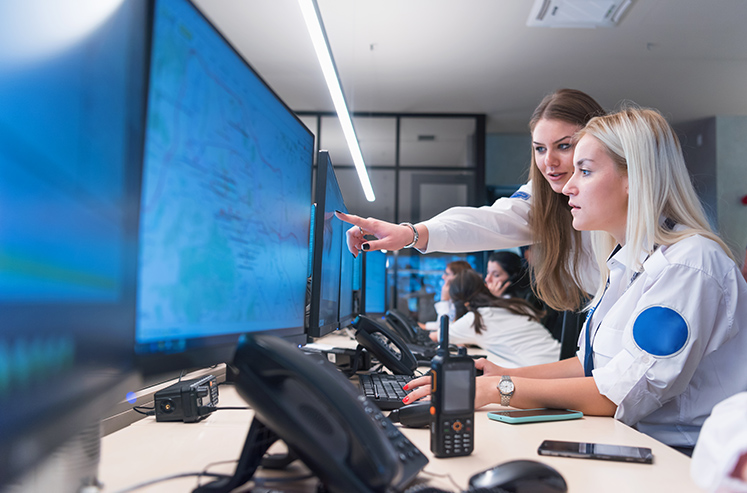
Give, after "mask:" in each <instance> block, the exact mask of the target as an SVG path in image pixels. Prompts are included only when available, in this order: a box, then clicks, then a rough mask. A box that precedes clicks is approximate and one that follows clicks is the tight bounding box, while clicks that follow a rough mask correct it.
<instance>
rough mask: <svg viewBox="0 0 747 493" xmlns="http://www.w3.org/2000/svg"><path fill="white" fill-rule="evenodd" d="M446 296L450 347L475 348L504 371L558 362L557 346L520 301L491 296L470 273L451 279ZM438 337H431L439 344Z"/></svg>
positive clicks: (537, 318) (532, 313)
mask: <svg viewBox="0 0 747 493" xmlns="http://www.w3.org/2000/svg"><path fill="white" fill-rule="evenodd" d="M449 296H450V298H451V300H452V301H453V302H454V306H455V308H456V320H455V321H454V322H452V323H451V324H450V325H449V342H450V343H451V344H474V345H476V346H479V347H481V348H483V349H485V350H487V351H489V352H490V353H491V356H490V358H489V359H490V360H491V361H494V362H496V363H498V364H500V365H501V366H503V367H506V368H516V367H518V366H527V365H539V364H543V363H550V362H552V361H558V358H559V356H560V343H559V342H558V341H556V340H555V339H553V338H552V336H551V335H550V333H549V332H548V331H547V329H545V327H544V326H543V325H542V324H540V323H539V314H538V313H537V312H536V311H535V310H534V308H532V306H531V305H530V304H529V303H527V302H526V301H524V300H522V299H520V298H499V297H496V296H494V295H493V294H492V293H491V292H490V290H489V289H488V287H487V286H486V284H485V283H484V282H483V280H482V277H481V276H480V274H479V273H478V272H477V271H474V270H472V269H469V270H464V271H462V272H460V273H459V274H457V275H456V276H454V278H453V279H452V280H451V282H450V285H449ZM439 335H440V334H439V333H437V332H434V333H432V334H431V339H433V340H434V341H438V339H439Z"/></svg>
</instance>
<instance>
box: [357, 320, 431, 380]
mask: <svg viewBox="0 0 747 493" xmlns="http://www.w3.org/2000/svg"><path fill="white" fill-rule="evenodd" d="M352 325H353V327H355V329H356V333H355V340H356V341H358V344H360V345H361V346H363V347H364V348H366V349H367V350H368V352H370V353H371V354H372V355H373V356H375V357H376V359H378V360H379V362H380V363H381V364H383V365H384V366H386V367H387V368H389V370H391V372H392V373H395V374H397V375H410V376H412V375H414V374H415V369H416V368H417V367H418V361H417V359H415V355H414V354H412V351H410V349H409V348H408V347H407V344H406V343H405V341H403V340H402V338H401V337H400V336H399V335H398V334H396V333H394V332H393V331H391V330H389V328H388V327H387V326H385V325H384V324H380V323H378V322H376V321H375V320H373V319H371V318H369V317H367V316H365V315H358V317H356V319H355V320H353V324H352Z"/></svg>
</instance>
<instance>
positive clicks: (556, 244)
mask: <svg viewBox="0 0 747 493" xmlns="http://www.w3.org/2000/svg"><path fill="white" fill-rule="evenodd" d="M604 114H605V111H604V109H603V108H602V107H601V106H600V105H599V103H597V102H596V101H594V99H593V98H592V97H591V96H589V95H588V94H586V93H584V92H581V91H577V90H575V89H560V90H558V91H555V92H554V93H552V94H549V95H548V96H546V97H545V98H544V99H543V100H542V102H541V103H540V104H539V106H537V109H535V110H534V113H533V114H532V118H531V120H529V130H530V131H531V132H533V131H534V127H535V126H536V125H537V123H538V122H539V121H540V120H559V121H563V122H566V123H571V124H575V125H578V126H579V129H580V128H581V127H583V126H584V125H586V123H587V122H588V121H589V120H591V119H592V118H593V117H595V116H600V115H604ZM529 178H530V179H531V181H532V208H531V211H530V213H529V226H530V227H531V229H532V235H533V238H532V240H533V245H534V246H533V250H532V263H531V265H530V268H531V270H532V276H533V279H534V286H533V288H534V289H535V291H536V294H537V296H538V297H539V298H540V299H541V300H542V301H544V302H545V303H546V304H547V305H548V306H550V307H552V308H554V309H555V310H559V311H564V310H578V309H579V308H580V307H581V305H582V304H583V302H584V299H585V298H586V293H585V291H584V290H583V289H582V286H581V280H580V275H579V272H578V264H579V258H580V254H581V233H580V232H578V231H576V230H574V229H573V216H571V211H570V209H569V208H568V198H567V197H566V196H564V195H562V194H559V193H555V192H554V191H553V189H552V188H551V187H550V184H549V183H548V182H547V180H546V179H545V178H544V176H542V172H541V171H540V170H539V168H538V167H537V162H536V160H535V157H534V150H532V164H531V167H530V169H529Z"/></svg>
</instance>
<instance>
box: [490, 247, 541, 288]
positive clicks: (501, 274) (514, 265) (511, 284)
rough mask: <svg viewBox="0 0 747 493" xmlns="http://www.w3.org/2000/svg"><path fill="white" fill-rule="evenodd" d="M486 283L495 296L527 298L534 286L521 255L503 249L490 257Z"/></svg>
mask: <svg viewBox="0 0 747 493" xmlns="http://www.w3.org/2000/svg"><path fill="white" fill-rule="evenodd" d="M485 284H486V285H487V286H488V289H489V290H490V292H491V293H493V296H497V297H499V298H500V297H503V298H522V299H527V298H528V297H529V296H530V294H531V292H532V287H531V284H530V282H529V271H528V270H527V268H526V266H525V265H524V262H523V261H522V259H521V257H519V256H518V255H516V254H515V253H514V252H509V251H506V250H501V251H498V252H493V253H491V254H490V256H489V257H488V271H487V273H486V274H485Z"/></svg>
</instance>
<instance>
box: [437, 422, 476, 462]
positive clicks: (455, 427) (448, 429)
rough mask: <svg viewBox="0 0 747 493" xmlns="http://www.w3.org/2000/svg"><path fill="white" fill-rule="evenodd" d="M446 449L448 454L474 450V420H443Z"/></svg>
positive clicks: (465, 453)
mask: <svg viewBox="0 0 747 493" xmlns="http://www.w3.org/2000/svg"><path fill="white" fill-rule="evenodd" d="M443 444H444V451H445V452H446V454H448V455H468V454H469V453H471V452H472V420H471V419H464V420H462V419H453V420H448V421H444V422H443Z"/></svg>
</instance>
